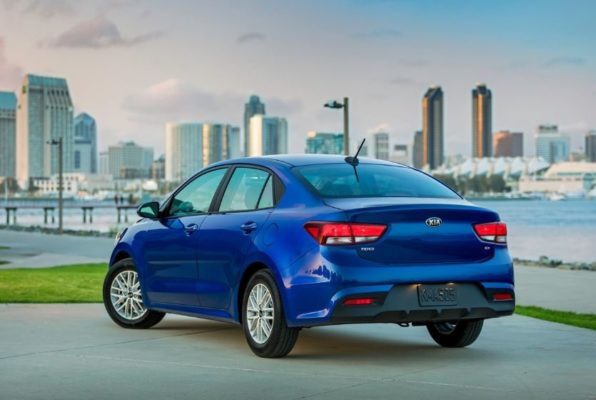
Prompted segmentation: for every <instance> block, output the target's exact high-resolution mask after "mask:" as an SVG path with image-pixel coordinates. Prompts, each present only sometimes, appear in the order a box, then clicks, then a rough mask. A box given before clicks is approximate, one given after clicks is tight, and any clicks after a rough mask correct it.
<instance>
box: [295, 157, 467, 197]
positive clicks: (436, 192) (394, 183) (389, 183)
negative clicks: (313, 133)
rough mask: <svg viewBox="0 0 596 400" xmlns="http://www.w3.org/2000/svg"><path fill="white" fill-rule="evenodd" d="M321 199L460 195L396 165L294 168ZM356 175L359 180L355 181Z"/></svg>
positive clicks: (339, 165)
mask: <svg viewBox="0 0 596 400" xmlns="http://www.w3.org/2000/svg"><path fill="white" fill-rule="evenodd" d="M295 170H296V171H297V173H298V175H300V176H302V177H303V178H304V179H305V180H306V182H307V183H308V185H310V186H311V187H312V188H313V189H314V190H315V191H316V192H317V193H318V194H319V195H320V196H321V197H327V198H353V197H434V198H448V199H458V198H459V196H458V195H457V194H456V193H454V192H453V191H452V190H451V189H449V188H448V187H447V186H445V185H443V184H442V183H440V182H438V181H436V180H434V179H433V178H431V177H429V176H427V175H425V174H423V173H422V172H419V171H416V170H414V169H411V168H406V167H402V166H398V165H395V166H394V165H383V164H360V165H358V166H357V167H356V171H354V167H352V166H351V165H350V164H348V163H343V164H325V165H308V166H304V167H297V168H296V169H295ZM356 173H358V178H356Z"/></svg>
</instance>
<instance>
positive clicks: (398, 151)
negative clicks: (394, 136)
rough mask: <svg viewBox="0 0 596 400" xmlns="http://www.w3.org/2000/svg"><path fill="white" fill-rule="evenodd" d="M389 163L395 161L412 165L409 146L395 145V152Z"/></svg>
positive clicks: (392, 153)
mask: <svg viewBox="0 0 596 400" xmlns="http://www.w3.org/2000/svg"><path fill="white" fill-rule="evenodd" d="M389 161H393V162H395V163H400V164H405V165H411V163H410V156H409V154H408V145H407V144H395V145H393V151H392V152H391V156H389Z"/></svg>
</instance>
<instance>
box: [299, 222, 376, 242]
mask: <svg viewBox="0 0 596 400" xmlns="http://www.w3.org/2000/svg"><path fill="white" fill-rule="evenodd" d="M304 229H306V231H307V232H308V233H309V234H310V235H311V236H312V237H313V238H314V239H315V240H316V241H317V242H318V243H320V244H325V245H348V244H355V243H369V242H374V241H375V240H377V239H378V238H380V237H381V236H382V235H383V233H385V230H386V229H387V226H386V225H381V224H359V223H351V222H309V223H307V224H306V225H304Z"/></svg>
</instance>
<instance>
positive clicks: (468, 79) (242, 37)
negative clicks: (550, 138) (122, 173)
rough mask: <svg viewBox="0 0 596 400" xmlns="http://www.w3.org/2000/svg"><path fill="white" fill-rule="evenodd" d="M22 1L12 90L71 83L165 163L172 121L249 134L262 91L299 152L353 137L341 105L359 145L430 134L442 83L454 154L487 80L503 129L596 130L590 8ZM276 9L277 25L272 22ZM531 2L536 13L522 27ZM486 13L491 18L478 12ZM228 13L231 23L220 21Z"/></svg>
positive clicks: (6, 66)
mask: <svg viewBox="0 0 596 400" xmlns="http://www.w3.org/2000/svg"><path fill="white" fill-rule="evenodd" d="M26 3H27V2H26V1H25V2H3V3H0V7H2V10H3V11H4V12H2V13H0V24H2V26H3V27H4V28H5V29H4V30H3V32H2V34H0V36H1V37H0V75H1V76H2V77H1V78H0V90H7V91H16V92H18V90H19V89H20V87H19V86H20V80H21V79H22V76H23V75H24V74H25V72H34V73H38V74H48V75H52V76H61V77H65V78H67V79H68V81H69V88H70V91H71V93H72V95H73V98H75V99H76V104H75V113H77V114H78V113H79V112H81V111H88V112H89V113H90V114H92V115H93V116H94V117H95V118H96V119H97V120H98V121H100V124H101V130H102V132H101V138H100V143H99V148H100V149H101V150H104V149H106V148H107V146H108V145H109V144H110V143H114V142H116V141H117V140H118V139H119V138H125V139H126V140H135V141H137V142H142V143H143V144H144V145H150V146H152V147H155V149H156V153H157V154H161V153H163V151H164V143H163V126H164V124H165V122H167V121H172V120H174V121H176V120H221V121H229V122H230V123H232V124H234V125H237V126H242V125H243V123H242V122H243V121H242V114H241V109H242V105H243V104H244V103H245V102H246V99H247V98H248V96H249V95H250V94H252V93H258V94H259V95H261V96H262V98H263V100H264V101H265V103H266V104H267V112H268V113H270V114H272V115H281V116H284V117H286V118H287V119H288V121H289V123H290V126H291V129H290V132H289V133H290V135H289V136H290V137H289V140H290V143H289V150H290V151H291V152H301V151H302V149H303V147H304V136H305V134H306V132H308V131H310V130H317V131H327V132H333V131H338V130H339V129H341V119H340V118H338V117H337V115H334V114H333V113H326V112H325V111H324V110H322V107H321V101H323V102H324V101H327V100H329V99H331V98H336V97H341V96H344V95H347V96H349V97H350V99H351V103H352V107H351V109H352V112H351V121H350V122H351V127H352V129H351V131H352V133H353V135H352V136H353V138H354V140H358V139H359V138H360V137H362V136H364V135H365V134H371V133H374V132H376V131H378V130H385V131H388V132H389V133H390V134H391V135H392V136H393V137H395V138H396V141H397V142H400V143H410V141H411V135H412V132H414V131H416V130H418V129H420V128H421V126H420V120H421V110H420V109H419V107H418V101H419V100H418V99H419V97H420V93H421V92H423V91H424V90H425V88H426V87H428V86H429V85H430V84H432V83H434V82H437V83H438V84H440V85H441V86H442V87H443V90H444V92H445V95H446V98H445V137H448V138H449V140H448V141H446V143H445V153H446V154H454V153H461V154H464V155H467V154H469V149H470V148H471V126H470V120H471V110H470V106H469V90H470V88H471V87H472V86H473V85H474V83H475V82H476V81H484V82H487V84H488V85H489V86H490V88H491V90H492V91H493V93H494V94H495V97H496V99H497V101H495V104H494V107H493V115H494V118H493V130H494V131H497V130H512V131H521V132H535V130H536V127H537V126H538V125H539V124H543V123H557V124H558V125H559V127H560V130H561V131H563V132H567V133H569V134H570V135H571V138H572V148H577V147H579V146H581V147H583V145H584V140H583V137H584V135H585V132H587V131H588V130H590V129H593V127H594V126H595V125H596V120H595V118H596V116H594V113H593V112H591V110H593V109H594V105H595V103H596V89H594V88H595V87H596V82H595V80H596V78H595V77H594V76H595V75H596V74H594V73H593V72H594V58H593V56H592V53H591V52H590V48H591V43H593V39H594V38H595V37H596V32H595V28H594V27H593V26H592V25H593V24H591V23H590V19H589V17H588V16H589V15H593V14H594V9H595V8H596V6H595V5H594V4H593V3H592V4H591V3H587V2H578V3H576V6H575V7H566V6H565V3H564V2H552V1H545V2H542V3H541V6H540V7H534V6H532V4H531V3H530V2H523V1H522V2H516V3H513V2H500V3H499V4H490V3H479V4H470V3H463V2H459V1H455V2H450V4H449V5H443V4H441V3H434V4H432V7H431V6H429V3H418V2H416V3H414V2H413V3H408V2H399V3H392V2H366V3H364V2H362V3H357V2H351V1H347V2H337V1H330V2H328V3H327V2H326V3H323V4H318V3H308V2H307V3H287V6H286V7H274V8H275V9H272V8H271V5H270V4H269V5H268V3H257V4H255V3H253V2H246V3H245V2H243V3H225V2H221V3H220V2H218V3H217V4H215V3H201V2H197V3H195V2H192V3H191V2H174V3H173V4H174V6H169V5H165V4H163V3H162V4H159V3H156V2H144V3H142V4H140V3H135V2H126V1H123V2H118V3H119V4H118V6H117V7H116V6H114V5H107V4H104V3H92V2H90V3H85V4H84V5H82V4H79V3H76V2H68V1H65V2H64V4H65V5H66V6H65V7H63V8H60V9H54V12H53V14H52V15H49V14H48V13H42V12H40V11H39V10H40V9H42V8H43V7H38V8H36V10H37V11H35V10H33V11H31V10H30V8H31V7H29V8H28V7H27V4H26ZM265 7H266V8H267V9H268V10H269V11H270V12H273V14H274V17H275V18H273V19H271V20H269V18H268V17H267V19H265V15H264V13H263V10H264V8H265ZM46 8H47V7H46ZM529 8H531V9H532V13H531V18H529V19H528V18H526V17H523V18H522V16H523V15H526V14H527V13H524V11H527V10H528V9H529ZM487 13H490V15H491V18H490V19H489V20H487V19H486V18H475V17H478V16H481V15H486V14H487ZM269 14H270V13H269ZM269 14H268V15H269ZM222 15H225V16H226V18H229V19H230V22H232V23H231V24H226V27H223V26H222V25H221V24H218V23H217V20H218V18H221V17H222ZM241 16H242V17H241ZM194 20H196V21H194ZM306 20H308V21H309V24H306V25H308V28H306V25H305V24H304V23H303V22H304V21H306ZM480 20H482V28H483V29H477V28H478V24H480V22H479V21H480ZM522 20H523V21H522ZM197 21H198V22H200V23H197ZM423 21H424V22H425V23H424V24H421V22H423ZM41 22H43V23H41ZM426 22H428V23H426ZM522 22H523V23H522ZM230 26H232V27H233V28H230ZM552 28H557V29H552ZM189 46H190V47H192V48H193V50H194V51H190V52H189V51H188V48H189ZM479 49H482V50H483V57H477V55H476V54H477V52H478V51H479ZM487 49H488V51H486V50H487ZM197 50H198V51H197ZM230 61H233V62H230ZM354 77H357V79H354ZM79 107H80V108H79ZM239 110H240V111H239ZM380 127H382V128H383V129H379V128H380ZM531 136H532V135H526V137H525V140H526V141H525V143H524V145H525V146H524V147H525V148H527V149H528V150H529V153H532V152H533V147H534V146H533V145H532V137H531Z"/></svg>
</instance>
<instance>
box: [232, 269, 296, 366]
mask: <svg viewBox="0 0 596 400" xmlns="http://www.w3.org/2000/svg"><path fill="white" fill-rule="evenodd" d="M242 321H243V324H242V326H243V329H244V335H245V336H246V341H247V342H248V345H249V346H250V349H251V350H252V352H253V353H255V354H256V355H257V356H259V357H266V358H277V357H284V356H285V355H287V354H288V353H289V352H290V351H292V349H293V348H294V345H295V344H296V340H297V339H298V332H299V331H300V329H298V328H290V327H288V326H287V324H286V321H285V318H284V312H283V307H282V303H281V297H280V295H279V291H278V290H277V286H276V284H275V280H274V279H273V277H272V276H271V274H270V273H269V272H268V271H266V270H261V271H258V272H256V273H255V274H254V275H253V276H252V278H251V279H250V281H249V282H248V285H247V287H246V290H245V291H244V297H243V301H242Z"/></svg>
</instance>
